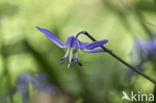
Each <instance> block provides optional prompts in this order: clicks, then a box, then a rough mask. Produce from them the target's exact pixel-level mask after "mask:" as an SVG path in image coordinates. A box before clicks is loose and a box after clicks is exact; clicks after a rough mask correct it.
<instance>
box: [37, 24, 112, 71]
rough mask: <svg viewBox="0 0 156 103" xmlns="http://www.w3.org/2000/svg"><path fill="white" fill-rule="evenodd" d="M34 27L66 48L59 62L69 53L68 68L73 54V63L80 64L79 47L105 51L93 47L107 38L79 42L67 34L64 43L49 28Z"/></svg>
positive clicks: (105, 41)
mask: <svg viewBox="0 0 156 103" xmlns="http://www.w3.org/2000/svg"><path fill="white" fill-rule="evenodd" d="M36 28H37V29H38V30H40V31H41V32H42V33H44V34H45V36H46V37H47V38H48V39H50V40H51V41H52V42H53V43H54V44H56V45H57V46H59V47H60V48H67V52H66V53H65V55H64V57H63V58H62V59H61V63H62V64H63V63H64V62H65V60H66V59H67V57H68V55H69V61H68V69H69V68H70V66H71V63H72V60H73V56H74V54H75V63H78V64H79V65H80V66H81V65H82V64H81V63H80V59H79V49H80V50H81V51H83V52H87V53H97V52H106V51H105V50H103V49H95V48H97V47H101V46H102V45H104V44H106V43H107V42H108V40H101V41H94V42H92V43H86V42H81V41H80V40H78V39H77V38H75V37H74V36H69V37H68V38H67V40H66V43H65V44H64V43H62V42H61V41H60V40H59V39H58V38H57V37H56V36H55V35H54V33H52V32H50V31H49V30H47V29H43V28H40V27H36ZM110 51H111V50H110Z"/></svg>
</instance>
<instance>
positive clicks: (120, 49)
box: [0, 0, 156, 103]
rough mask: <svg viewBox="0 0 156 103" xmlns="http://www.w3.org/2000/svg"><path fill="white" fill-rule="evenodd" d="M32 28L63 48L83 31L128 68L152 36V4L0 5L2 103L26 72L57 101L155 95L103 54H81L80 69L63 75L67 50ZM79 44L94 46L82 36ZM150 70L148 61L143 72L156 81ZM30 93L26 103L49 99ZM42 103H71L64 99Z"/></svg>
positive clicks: (67, 1) (35, 0) (5, 0)
mask: <svg viewBox="0 0 156 103" xmlns="http://www.w3.org/2000/svg"><path fill="white" fill-rule="evenodd" d="M36 26H39V27H42V28H46V29H49V30H50V31H52V32H53V33H54V34H55V35H57V37H58V38H59V39H60V40H61V41H62V42H65V41H66V38H67V37H68V36H69V35H76V34H77V33H78V32H80V31H82V30H86V31H88V32H89V33H90V34H91V35H92V36H93V37H95V38H96V39H97V40H103V39H108V40H109V43H107V45H106V47H107V48H109V49H112V50H113V52H114V53H115V54H117V55H118V56H119V57H121V58H123V59H124V60H125V61H127V62H129V63H131V61H133V59H134V58H135V57H134V58H131V55H130V54H131V52H132V51H133V50H134V49H133V48H134V47H133V46H134V44H135V41H136V40H137V39H138V38H143V39H148V38H149V36H150V35H153V34H154V33H156V29H155V28H156V0H79V1H78V0H75V1H74V0H0V81H1V82H0V96H1V97H3V96H4V95H5V94H6V93H8V92H9V91H10V90H12V88H13V87H14V86H15V85H16V80H17V78H18V76H19V75H20V74H22V73H26V72H27V73H30V74H32V75H34V74H39V73H45V74H47V75H48V76H49V78H50V82H51V83H52V84H53V85H55V86H56V87H57V88H58V90H59V92H61V93H62V94H61V96H62V95H63V96H68V99H72V100H71V103H121V97H122V95H123V94H122V91H123V90H124V91H126V92H127V93H130V92H131V91H134V92H136V93H137V92H138V91H140V92H141V93H153V92H154V85H153V84H152V83H151V82H149V81H148V80H146V79H144V78H143V77H142V76H140V75H138V74H136V73H129V71H128V67H126V66H125V65H123V64H121V63H120V62H119V61H117V60H116V59H115V58H113V57H111V56H110V55H109V54H107V53H93V54H91V53H83V52H80V60H81V62H82V64H83V66H82V67H80V66H77V65H76V64H75V63H73V64H72V66H71V68H70V69H69V70H67V62H66V63H65V64H60V58H61V57H63V56H64V53H65V52H66V50H65V49H61V48H59V47H58V46H56V45H55V44H53V43H52V42H51V41H50V40H48V39H47V38H46V37H45V36H44V34H42V33H41V32H39V30H37V29H36ZM79 39H80V40H81V41H85V42H92V41H91V40H89V39H88V38H87V37H86V36H82V35H81V36H80V38H79ZM153 64H154V61H148V60H147V61H146V63H145V69H144V70H143V71H142V72H144V73H146V74H147V75H149V76H150V77H152V78H153V79H156V67H155V66H154V65H153ZM134 66H135V65H134ZM30 91H31V94H32V95H31V101H30V103H36V102H34V99H41V98H42V100H44V99H45V100H47V99H46V97H48V96H49V95H48V94H45V95H46V96H45V97H44V96H40V97H39V96H37V93H36V91H33V89H30ZM34 92H35V93H34ZM43 97H44V98H43ZM20 98H21V96H20V94H18V93H16V94H14V95H13V96H12V98H10V97H8V98H6V100H5V103H22V101H21V99H20ZM49 98H50V97H49ZM55 98H59V99H60V96H56V97H55ZM61 99H64V98H61ZM40 102H41V101H40ZM124 102H125V103H129V102H128V101H126V100H124ZM26 103H27V102H26ZM37 103H39V101H38V102H37ZM41 103H69V102H66V99H65V100H63V101H62V102H58V101H57V100H56V101H55V102H51V101H50V102H49V101H47V102H41Z"/></svg>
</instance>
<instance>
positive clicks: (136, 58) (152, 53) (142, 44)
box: [131, 37, 156, 70]
mask: <svg viewBox="0 0 156 103" xmlns="http://www.w3.org/2000/svg"><path fill="white" fill-rule="evenodd" d="M131 58H132V61H131V64H132V65H135V66H137V67H138V68H139V69H140V70H143V69H144V68H143V65H144V63H145V61H147V60H149V61H154V62H155V59H156V41H155V40H154V38H153V37H152V38H150V39H149V40H144V39H137V40H136V41H135V43H134V47H133V49H132V52H131Z"/></svg>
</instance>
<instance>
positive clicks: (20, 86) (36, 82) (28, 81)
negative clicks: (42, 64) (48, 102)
mask: <svg viewBox="0 0 156 103" xmlns="http://www.w3.org/2000/svg"><path fill="white" fill-rule="evenodd" d="M48 80H49V79H48V76H47V75H46V74H39V75H31V74H29V73H23V74H21V75H19V76H18V77H17V79H16V83H15V86H14V88H13V89H12V91H9V92H8V93H7V94H6V95H5V96H4V98H3V99H4V100H3V101H5V99H6V98H8V97H11V96H13V95H14V94H15V93H19V94H20V95H21V98H22V103H29V102H30V86H32V87H33V90H37V91H44V92H48V93H56V91H57V89H56V87H55V86H54V85H53V84H51V83H49V81H48Z"/></svg>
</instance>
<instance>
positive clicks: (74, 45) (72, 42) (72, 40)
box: [66, 36, 77, 49]
mask: <svg viewBox="0 0 156 103" xmlns="http://www.w3.org/2000/svg"><path fill="white" fill-rule="evenodd" d="M66 46H67V47H68V48H73V49H76V48H77V40H76V38H75V37H74V36H69V37H68V38H67V41H66Z"/></svg>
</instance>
